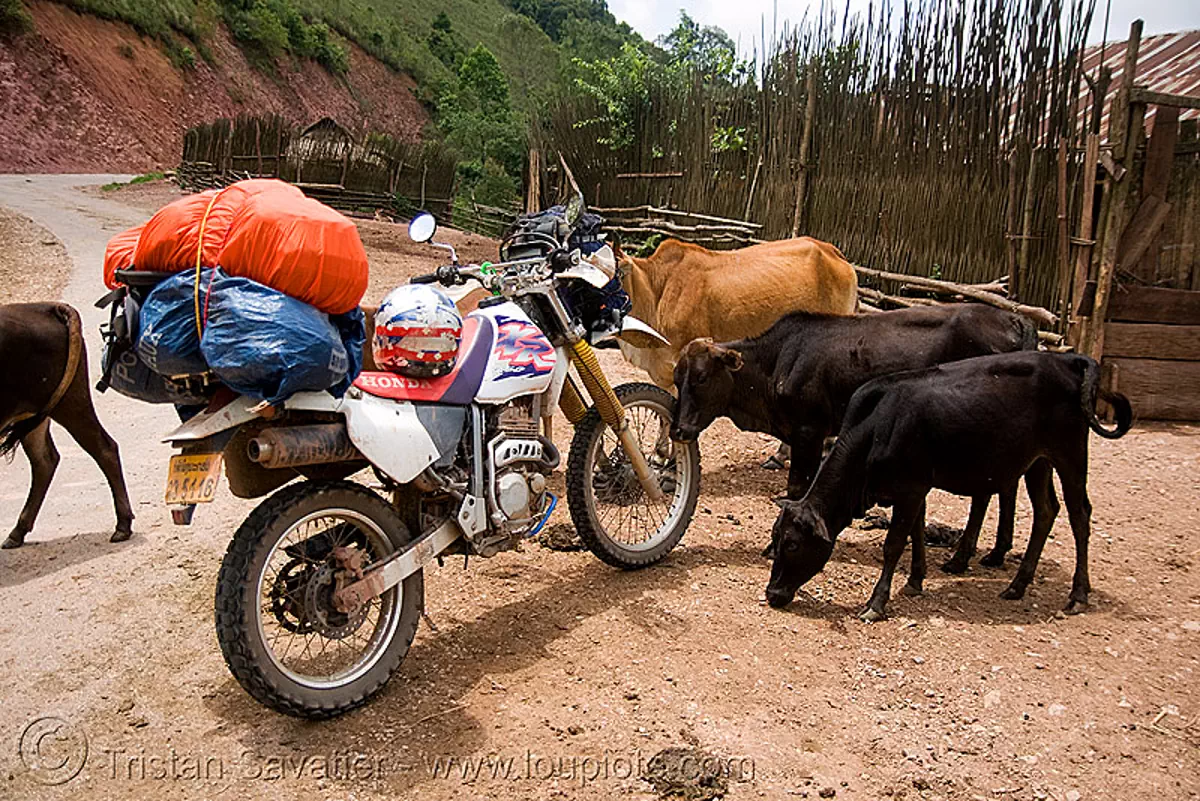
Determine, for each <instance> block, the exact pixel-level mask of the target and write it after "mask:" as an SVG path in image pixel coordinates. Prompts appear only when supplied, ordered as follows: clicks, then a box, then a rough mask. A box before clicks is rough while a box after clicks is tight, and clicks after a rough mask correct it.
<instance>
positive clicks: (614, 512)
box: [166, 203, 700, 718]
mask: <svg viewBox="0 0 1200 801" xmlns="http://www.w3.org/2000/svg"><path fill="white" fill-rule="evenodd" d="M580 207H581V203H577V204H574V206H573V208H572V209H571V210H570V211H569V212H568V213H566V214H565V215H564V220H563V222H564V225H563V226H562V227H561V230H560V232H559V235H554V234H547V233H545V232H544V231H543V232H532V233H527V234H525V235H524V239H523V240H522V241H519V242H515V243H514V242H509V243H507V244H508V247H507V254H508V255H509V257H510V258H509V260H508V261H505V262H502V263H498V264H494V265H487V266H477V265H460V264H459V263H458V259H457V256H455V255H454V254H453V248H451V247H450V246H448V245H439V246H440V247H443V248H445V249H447V250H449V251H450V252H451V256H452V258H451V263H450V264H447V265H445V266H442V267H440V268H439V269H438V270H437V272H436V273H435V274H432V275H427V276H421V277H419V278H417V279H415V282H421V283H434V282H437V283H440V284H441V285H443V286H445V287H448V288H450V289H451V290H461V289H462V288H463V287H464V286H466V287H467V288H473V287H475V286H482V287H483V288H484V289H486V290H488V291H489V292H490V293H491V294H492V296H491V297H489V298H488V299H487V300H485V301H484V302H483V303H481V304H480V307H479V308H478V310H476V311H474V312H472V313H470V314H469V315H468V316H467V317H466V319H465V321H464V326H463V332H462V341H461V346H460V348H459V351H458V358H457V361H456V363H455V366H454V368H453V370H452V371H451V372H450V373H448V374H447V375H443V376H439V377H437V378H432V379H419V380H418V379H412V378H406V377H404V376H401V375H398V374H393V373H387V372H366V373H363V374H362V375H361V376H360V377H359V378H358V380H357V381H356V382H355V383H354V385H353V386H352V387H351V388H350V390H349V391H348V392H347V393H346V394H345V396H344V397H342V398H334V397H333V396H332V395H330V394H328V393H325V392H310V393H298V394H296V395H293V396H292V397H290V398H289V399H287V400H286V401H285V402H283V403H282V404H281V405H278V406H266V405H265V404H262V403H255V402H254V401H253V400H251V399H250V398H247V397H244V396H233V397H230V398H228V399H227V402H225V403H224V404H223V405H222V404H221V403H220V402H214V403H211V404H210V405H209V406H208V408H207V409H206V410H205V411H204V412H202V413H200V414H198V415H196V416H195V417H192V418H191V419H189V420H188V421H187V422H186V423H184V424H183V425H182V426H180V427H179V428H178V429H177V430H175V431H174V432H172V433H171V434H170V435H169V436H168V437H167V438H166V441H167V442H170V443H171V444H172V445H174V446H175V447H176V448H178V449H180V451H181V452H180V453H179V454H178V455H176V456H174V457H172V465H171V472H170V479H169V482H168V498H167V500H168V502H169V503H173V504H175V508H174V509H173V511H175V512H182V511H183V510H185V509H188V508H189V507H190V508H194V504H195V503H196V502H202V501H205V500H211V498H212V496H213V493H214V491H215V489H216V485H217V483H218V482H219V480H220V475H221V466H222V463H223V464H224V467H225V474H226V476H227V479H228V481H229V484H230V488H231V490H232V491H233V493H234V494H235V495H238V496H239V497H261V496H265V495H268V494H270V493H273V494H270V495H269V497H267V498H266V500H264V501H263V502H262V503H261V504H260V505H259V506H258V507H257V508H256V509H255V510H254V511H253V512H251V514H250V516H249V517H247V518H246V520H245V522H243V523H242V524H241V526H240V527H239V528H238V530H237V531H236V533H235V534H234V536H233V540H232V542H230V544H229V548H228V551H227V553H226V555H225V557H224V560H223V562H222V565H221V570H220V576H219V579H218V586H217V591H216V628H217V639H218V641H219V642H220V646H221V650H222V652H223V654H224V656H225V661H226V663H227V664H228V666H229V668H230V670H231V671H232V673H233V675H234V676H235V677H236V678H237V680H238V682H240V683H241V685H242V687H244V688H245V689H246V691H247V692H249V693H250V694H251V695H252V696H253V697H254V698H256V699H257V700H258V701H260V702H261V703H263V704H265V705H266V706H268V707H271V708H272V709H275V710H278V711H280V712H284V713H287V714H291V715H297V716H302V717H308V718H323V717H331V716H334V715H338V714H341V713H343V712H346V711H347V710H350V709H353V708H355V707H357V706H359V705H361V704H363V703H365V702H366V701H367V700H368V699H369V698H371V696H373V695H374V694H375V693H377V692H379V691H380V690H381V689H382V688H383V686H384V685H385V683H386V682H387V681H388V679H389V678H390V677H391V675H392V674H393V673H394V672H395V671H396V669H397V668H398V667H399V665H400V663H401V661H402V660H403V659H404V657H405V655H406V654H407V652H408V650H409V646H410V645H411V643H412V641H413V637H414V635H415V634H416V630H417V625H418V622H419V620H420V618H421V614H422V611H423V605H424V588H423V576H422V571H423V568H424V567H425V566H426V565H427V564H428V563H429V562H431V561H432V560H434V559H438V558H440V557H443V556H446V555H449V554H461V555H466V556H480V557H491V556H494V555H495V554H497V553H500V552H502V551H505V550H509V549H511V548H513V547H515V546H516V545H517V544H518V543H519V542H520V541H521V540H522V539H524V538H526V537H529V536H531V535H533V534H535V533H537V531H538V530H539V529H540V528H541V527H542V526H543V525H544V524H545V523H546V521H547V520H548V518H549V517H550V515H551V513H552V512H553V511H554V508H555V503H556V498H555V497H554V496H553V495H552V494H551V493H550V492H549V491H548V490H547V476H548V475H549V474H550V473H551V472H552V471H553V470H554V469H555V468H557V467H559V465H560V463H561V462H562V458H561V456H560V454H559V452H558V450H557V449H556V448H555V446H554V443H553V441H552V440H551V439H550V437H549V436H548V433H549V430H550V426H549V417H550V415H551V414H552V413H553V411H554V410H555V409H556V408H558V409H561V410H562V411H563V412H564V414H565V416H566V417H567V419H568V420H569V421H570V422H571V423H572V424H573V426H574V428H575V432H574V438H573V441H572V444H571V448H570V453H569V454H568V456H567V459H566V484H567V505H568V507H569V510H570V516H571V520H572V521H573V523H574V525H575V528H576V530H577V531H578V533H579V536H580V537H581V538H582V540H583V542H584V543H586V545H587V546H588V547H589V548H590V549H591V550H592V552H593V553H595V554H596V556H598V557H599V558H601V559H603V560H604V561H605V562H607V563H609V564H611V565H615V566H617V567H620V568H627V569H628V568H639V567H644V566H646V565H651V564H654V563H655V562H657V561H659V560H660V559H662V558H663V557H664V556H666V554H667V553H668V552H669V551H670V550H671V549H672V548H673V547H674V546H675V545H676V544H677V543H678V542H679V540H680V538H681V537H682V536H683V534H684V531H685V530H686V528H687V526H688V523H689V522H690V520H691V517H692V514H693V512H694V510H695V506H696V498H697V494H698V491H699V479H700V463H699V458H700V457H699V451H698V449H697V446H696V444H695V443H691V444H683V443H678V442H673V441H671V439H670V437H669V436H668V434H667V432H668V431H669V428H670V423H671V418H672V415H673V413H674V405H675V402H674V399H673V398H672V397H671V396H670V395H669V394H668V393H666V392H664V391H663V390H661V389H659V388H657V387H654V386H651V385H648V384H641V383H635V384H626V385H623V386H619V387H616V388H615V389H614V388H612V387H611V386H610V384H609V382H608V381H607V380H606V378H605V376H604V373H603V371H602V370H601V368H600V365H599V362H598V361H597V358H596V354H595V352H594V351H593V350H592V348H591V345H590V344H589V339H590V340H592V341H596V339H597V337H600V338H604V337H613V336H620V337H623V338H626V339H628V340H629V341H631V342H632V343H633V344H635V345H637V346H639V347H646V346H648V345H650V344H652V343H654V342H658V343H659V344H663V343H665V340H663V339H662V337H661V336H660V335H658V334H656V333H655V332H654V331H653V330H652V329H650V328H649V327H648V326H646V325H645V324H643V323H640V322H639V321H637V320H635V319H634V318H632V317H628V316H625V317H622V316H621V315H619V314H618V315H612V316H611V318H610V319H608V320H600V321H597V320H589V319H583V316H582V315H583V314H584V312H581V311H580V310H581V309H585V308H588V305H587V304H585V303H579V302H578V299H579V297H580V296H581V293H583V294H586V293H587V292H591V291H595V290H596V289H597V288H599V287H602V286H604V285H605V284H608V283H609V282H610V277H609V276H607V275H605V274H604V272H602V271H601V270H599V269H597V268H596V267H594V266H592V265H591V264H589V263H588V262H587V261H585V260H583V259H581V257H580V252H579V250H578V249H570V248H569V247H568V246H567V240H568V239H569V233H570V230H571V226H572V225H573V221H574V220H578V218H579V217H580V215H581V213H582V210H581V208H580ZM435 231H436V223H435V222H434V220H433V217H432V216H431V215H428V214H422V215H419V216H417V217H416V218H414V219H413V221H412V223H411V224H410V227H409V232H410V236H412V238H413V239H414V240H416V241H419V242H430V243H431V244H434V245H437V244H438V243H433V242H432V238H433V236H434V234H435ZM514 253H515V254H520V257H519V258H511V256H512V255H513V254H514ZM572 367H573V368H574V370H573V371H572V370H571V369H570V368H572ZM229 394H230V395H231V393H229ZM364 470H369V471H371V472H372V473H373V474H374V477H375V479H376V481H375V482H374V485H375V488H370V487H368V486H365V485H364V484H362V483H358V482H354V481H350V480H348V479H349V477H350V476H352V475H354V474H355V473H359V472H360V471H364ZM298 475H299V476H300V477H301V478H302V479H303V480H301V481H299V482H294V481H293V479H294V478H296V477H297V476H298ZM180 516H181V517H190V514H189V515H182V514H181V515H180ZM180 522H182V521H180Z"/></svg>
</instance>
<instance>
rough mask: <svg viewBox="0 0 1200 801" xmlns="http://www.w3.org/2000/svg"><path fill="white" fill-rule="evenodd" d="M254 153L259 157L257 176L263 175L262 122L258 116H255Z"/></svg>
mask: <svg viewBox="0 0 1200 801" xmlns="http://www.w3.org/2000/svg"><path fill="white" fill-rule="evenodd" d="M254 155H255V156H257V157H258V166H257V167H256V168H255V169H256V170H257V172H256V173H255V175H256V176H258V177H261V176H262V122H261V121H260V119H259V118H258V117H255V118H254Z"/></svg>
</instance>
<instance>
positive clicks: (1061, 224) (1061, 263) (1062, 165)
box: [1056, 136, 1071, 333]
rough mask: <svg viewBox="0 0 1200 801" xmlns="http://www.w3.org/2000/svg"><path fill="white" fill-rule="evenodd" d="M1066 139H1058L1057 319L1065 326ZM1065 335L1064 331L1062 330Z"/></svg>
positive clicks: (1067, 299)
mask: <svg viewBox="0 0 1200 801" xmlns="http://www.w3.org/2000/svg"><path fill="white" fill-rule="evenodd" d="M1067 144H1068V143H1067V137H1065V136H1060V137H1059V138H1058V174H1057V176H1056V180H1057V183H1058V281H1059V284H1058V297H1059V306H1058V308H1059V318H1060V319H1061V320H1062V321H1063V323H1064V325H1065V324H1066V321H1067V319H1068V318H1069V316H1070V305H1071V230H1070V225H1069V224H1068V222H1067V211H1068V209H1067V158H1068V153H1067ZM1064 333H1065V329H1064Z"/></svg>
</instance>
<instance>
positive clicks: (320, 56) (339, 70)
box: [308, 22, 350, 75]
mask: <svg viewBox="0 0 1200 801" xmlns="http://www.w3.org/2000/svg"><path fill="white" fill-rule="evenodd" d="M308 30H309V34H310V36H311V38H312V41H313V53H312V57H313V58H314V59H316V60H317V63H318V64H320V65H321V66H322V67H324V68H325V69H327V70H329V71H330V72H332V73H333V74H334V75H344V74H346V73H347V72H349V71H350V52H349V51H348V50H347V49H346V48H344V47H342V46H341V45H340V44H338V43H337V42H335V41H334V40H333V32H332V31H330V30H329V26H328V25H326V24H325V23H324V22H317V23H314V24H312V25H310V26H309V29H308Z"/></svg>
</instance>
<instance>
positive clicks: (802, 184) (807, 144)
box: [792, 59, 817, 239]
mask: <svg viewBox="0 0 1200 801" xmlns="http://www.w3.org/2000/svg"><path fill="white" fill-rule="evenodd" d="M804 93H805V95H806V96H805V98H804V132H803V133H802V134H801V136H800V176H799V178H798V179H797V181H796V208H795V211H794V212H793V213H792V238H793V239H795V238H796V237H798V236H800V219H801V217H802V216H803V215H804V205H805V203H806V201H807V200H808V173H809V171H810V170H811V169H812V167H811V165H810V164H809V161H810V160H811V157H812V140H813V128H814V125H813V123H814V118H815V117H816V115H817V62H816V60H815V59H814V60H813V61H810V62H809V63H808V75H807V76H806V77H805V80H804Z"/></svg>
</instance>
